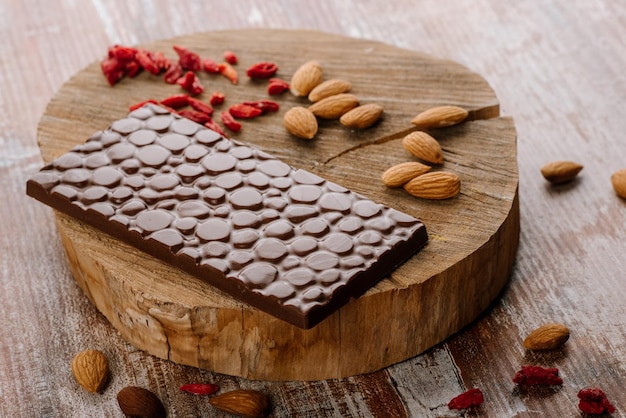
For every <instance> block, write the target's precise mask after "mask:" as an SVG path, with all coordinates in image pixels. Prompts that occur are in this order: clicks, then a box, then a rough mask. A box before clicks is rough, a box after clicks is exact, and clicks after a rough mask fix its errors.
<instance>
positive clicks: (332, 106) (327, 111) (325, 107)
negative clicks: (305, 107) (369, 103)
mask: <svg viewBox="0 0 626 418" xmlns="http://www.w3.org/2000/svg"><path fill="white" fill-rule="evenodd" d="M358 105H359V98H358V97H356V96H355V95H354V94H350V93H341V94H335V95H334V96H329V97H326V98H323V99H322V100H320V101H319V102H316V103H313V104H312V105H311V106H309V110H310V111H311V113H313V114H314V115H315V116H317V117H318V118H322V119H338V118H340V117H341V115H343V114H344V113H346V112H347V111H349V110H352V109H354V108H355V107H357V106H358Z"/></svg>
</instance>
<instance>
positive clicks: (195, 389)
mask: <svg viewBox="0 0 626 418" xmlns="http://www.w3.org/2000/svg"><path fill="white" fill-rule="evenodd" d="M180 390H181V391H183V392H188V393H191V394H193V395H212V394H214V393H215V392H217V391H218V390H220V387H219V386H218V385H215V384H213V383H189V384H186V385H182V386H181V387H180Z"/></svg>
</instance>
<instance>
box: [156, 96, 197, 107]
mask: <svg viewBox="0 0 626 418" xmlns="http://www.w3.org/2000/svg"><path fill="white" fill-rule="evenodd" d="M189 99H190V97H189V95H188V94H175V95H173V96H170V97H166V98H165V99H163V100H161V104H163V105H165V106H168V107H171V108H173V109H179V108H181V107H185V106H187V105H188V104H189Z"/></svg>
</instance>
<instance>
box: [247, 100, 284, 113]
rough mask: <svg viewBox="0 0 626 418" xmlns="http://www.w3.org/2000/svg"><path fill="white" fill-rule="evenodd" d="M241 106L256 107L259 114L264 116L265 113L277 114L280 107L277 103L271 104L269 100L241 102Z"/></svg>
mask: <svg viewBox="0 0 626 418" xmlns="http://www.w3.org/2000/svg"><path fill="white" fill-rule="evenodd" d="M243 104H245V105H248V106H252V107H256V108H257V109H260V110H261V113H263V114H265V113H267V112H278V110H279V109H280V106H279V105H278V103H276V102H273V101H271V100H257V101H256V102H243Z"/></svg>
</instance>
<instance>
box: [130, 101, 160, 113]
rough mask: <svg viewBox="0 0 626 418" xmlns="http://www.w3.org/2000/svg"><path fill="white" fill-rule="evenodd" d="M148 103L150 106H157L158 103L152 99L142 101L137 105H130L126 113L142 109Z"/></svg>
mask: <svg viewBox="0 0 626 418" xmlns="http://www.w3.org/2000/svg"><path fill="white" fill-rule="evenodd" d="M148 103H152V104H159V102H157V101H156V100H154V99H148V100H144V101H143V102H139V103H135V104H134V105H130V106H129V107H128V111H129V112H132V111H133V110H137V109H139V108H140V107H144V105H147V104H148Z"/></svg>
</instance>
